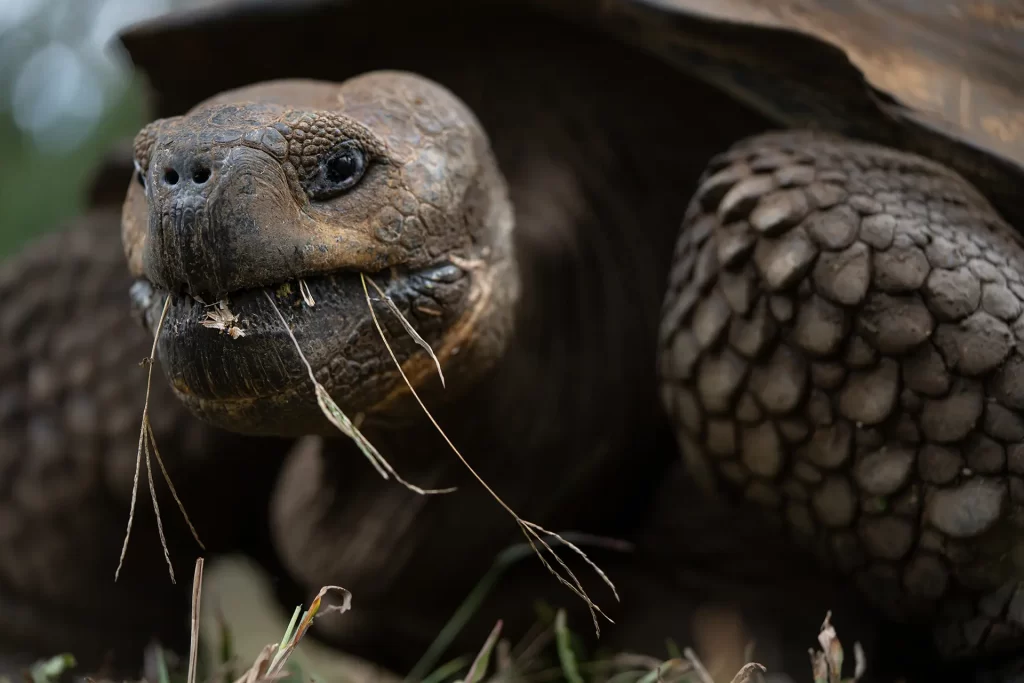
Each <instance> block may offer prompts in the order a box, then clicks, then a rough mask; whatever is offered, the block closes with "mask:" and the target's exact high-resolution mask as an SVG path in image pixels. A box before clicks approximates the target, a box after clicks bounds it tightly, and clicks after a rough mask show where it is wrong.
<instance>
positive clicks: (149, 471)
mask: <svg viewBox="0 0 1024 683" xmlns="http://www.w3.org/2000/svg"><path fill="white" fill-rule="evenodd" d="M170 307H171V296H170V294H168V295H167V297H166V298H165V299H164V307H163V310H161V312H160V322H159V323H157V326H156V331H155V332H154V333H153V346H152V348H151V349H150V351H149V356H148V357H147V358H146V359H145V360H143V363H145V364H146V371H147V375H146V401H145V403H144V404H143V406H142V428H141V430H140V432H139V450H138V453H137V454H136V455H135V478H134V481H133V483H132V500H131V504H130V509H129V512H128V528H127V529H126V530H125V534H124V544H123V545H122V546H121V557H120V558H119V559H118V562H117V569H116V570H115V571H114V581H117V579H118V577H120V575H121V567H122V566H123V564H124V556H125V553H127V552H128V540H129V539H130V538H131V535H132V524H133V523H134V521H135V502H136V500H137V498H138V492H139V472H140V469H141V466H142V455H143V453H145V455H146V479H147V480H148V483H149V495H150V498H151V499H152V501H153V512H154V513H156V529H157V533H158V534H159V535H160V547H161V548H163V551H164V559H165V560H166V561H167V571H168V573H169V574H170V576H171V583H175V579H174V566H173V565H172V564H171V552H170V549H169V548H168V546H167V539H166V537H165V536H164V524H163V518H162V517H161V515H160V504H159V503H158V502H157V497H156V486H155V484H154V482H153V468H152V462H151V461H150V457H151V456H150V449H152V453H153V455H154V456H155V457H156V462H157V464H158V465H159V466H160V472H161V473H162V474H163V477H164V481H166V482H167V486H168V488H170V489H171V495H173V496H174V501H175V502H176V503H177V504H178V509H179V510H181V514H182V516H183V517H184V518H185V523H186V524H188V528H189V530H190V531H191V532H192V537H193V538H194V539H196V543H198V544H199V547H200V548H202V549H203V550H206V546H204V545H203V542H202V541H201V540H199V534H198V533H197V532H196V528H195V527H194V526H193V525H192V520H191V519H189V516H188V513H187V512H185V505H184V504H183V503H182V502H181V498H179V497H178V491H177V490H176V489H175V488H174V483H173V482H172V481H171V475H170V474H168V472H167V468H166V467H165V466H164V461H163V458H161V457H160V451H159V450H158V449H157V447H156V437H155V436H154V435H153V427H152V425H151V424H150V422H149V396H150V391H151V389H152V386H153V365H154V364H155V363H156V345H157V342H158V341H159V340H160V330H162V329H163V327H164V322H165V321H166V320H167V311H168V310H170Z"/></svg>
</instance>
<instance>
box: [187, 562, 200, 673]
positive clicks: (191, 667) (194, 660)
mask: <svg viewBox="0 0 1024 683" xmlns="http://www.w3.org/2000/svg"><path fill="white" fill-rule="evenodd" d="M202 597H203V558H201V557H200V558H197V559H196V571H195V574H194V575H193V576H192V624H191V627H192V629H191V640H190V641H189V649H188V679H187V683H196V668H197V667H198V665H199V607H200V605H201V604H202Z"/></svg>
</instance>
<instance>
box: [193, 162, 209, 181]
mask: <svg viewBox="0 0 1024 683" xmlns="http://www.w3.org/2000/svg"><path fill="white" fill-rule="evenodd" d="M209 179H210V169H209V168H207V167H206V166H200V167H199V168H197V169H195V170H194V171H192V180H193V181H194V182H195V183H196V184H197V185H202V184H203V183H205V182H206V181H207V180H209Z"/></svg>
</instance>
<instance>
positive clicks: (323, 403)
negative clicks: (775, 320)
mask: <svg viewBox="0 0 1024 683" xmlns="http://www.w3.org/2000/svg"><path fill="white" fill-rule="evenodd" d="M263 295H264V296H265V297H266V298H267V301H269V302H270V306H271V307H272V308H273V309H274V313H276V314H277V318H278V320H280V321H281V324H282V325H283V326H284V329H285V331H286V332H287V333H288V337H289V338H290V339H291V340H292V344H293V345H294V346H295V351H296V352H297V353H298V354H299V358H300V359H302V364H303V365H305V366H306V372H307V373H308V374H309V381H311V382H312V383H313V388H314V389H315V391H316V402H317V405H318V406H320V412H322V413H323V414H324V417H326V418H327V419H328V421H330V423H331V424H333V425H334V426H335V427H336V428H337V429H338V431H340V432H341V433H342V434H344V435H345V436H347V437H348V438H350V439H352V441H354V442H355V444H356V446H358V447H359V450H360V451H362V453H363V455H365V456H366V458H367V459H368V460H369V461H370V463H371V464H372V465H373V466H374V468H376V470H377V472H378V473H379V474H380V476H381V477H383V478H384V479H388V478H389V477H388V475H389V474H390V475H391V476H393V477H394V478H395V480H396V481H398V483H400V484H402V485H403V486H405V487H406V488H407V489H409V490H410V491H413V492H414V493H418V494H420V495H421V496H426V495H436V494H441V493H452V492H453V491H455V490H456V489H455V488H454V487H452V488H445V489H424V488H421V487H419V486H416V485H415V484H411V483H409V482H407V481H406V480H405V479H403V478H402V477H401V476H399V474H398V473H397V472H396V471H395V469H394V468H393V467H392V466H391V465H390V463H388V461H387V460H386V459H385V458H384V456H382V455H381V454H380V452H379V451H378V450H377V449H376V447H374V445H373V444H372V443H370V441H369V439H367V438H366V437H365V436H363V433H362V432H360V431H359V429H357V428H356V426H355V425H354V424H353V423H352V420H350V419H349V418H348V416H347V415H345V413H344V412H342V410H341V408H339V407H338V404H337V403H335V402H334V399H332V398H331V395H330V394H329V393H328V392H327V389H325V388H324V386H323V385H322V384H320V382H318V381H317V379H316V375H315V374H314V373H313V366H312V365H310V364H309V361H308V360H307V359H306V354H304V353H303V352H302V347H301V346H299V340H298V339H296V338H295V333H294V332H292V328H291V327H290V326H289V325H288V322H287V321H286V320H285V319H284V315H282V314H281V310H280V309H279V308H278V307H277V303H276V302H275V301H274V297H273V296H272V295H271V294H270V292H268V291H267V290H265V289H264V290H263Z"/></svg>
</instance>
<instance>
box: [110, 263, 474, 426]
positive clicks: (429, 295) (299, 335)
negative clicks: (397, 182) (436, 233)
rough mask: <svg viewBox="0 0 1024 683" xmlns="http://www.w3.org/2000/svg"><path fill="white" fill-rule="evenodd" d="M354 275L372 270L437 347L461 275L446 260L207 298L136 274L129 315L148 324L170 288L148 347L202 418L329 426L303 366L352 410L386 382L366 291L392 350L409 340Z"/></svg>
mask: <svg viewBox="0 0 1024 683" xmlns="http://www.w3.org/2000/svg"><path fill="white" fill-rule="evenodd" d="M363 275H368V276H370V277H373V279H374V281H375V282H377V284H379V285H380V286H381V288H382V289H383V290H384V291H385V292H386V294H387V295H388V297H389V298H390V299H392V301H393V302H394V303H395V305H396V306H397V307H398V308H399V310H401V311H402V313H403V315H404V316H406V317H407V318H408V320H409V322H410V324H411V325H412V326H413V327H414V328H415V329H416V330H417V332H418V333H419V334H420V335H421V336H422V337H423V338H424V339H425V340H426V341H427V342H428V343H430V344H431V346H434V347H435V348H436V346H437V345H440V344H443V342H444V339H445V336H446V335H447V334H448V331H449V329H450V328H451V326H452V324H453V321H456V320H457V319H458V317H459V315H460V314H461V312H462V305H461V304H462V302H464V300H465V295H466V293H467V292H468V290H469V284H470V283H469V280H470V278H469V277H467V275H466V273H465V272H464V271H463V270H462V269H461V268H459V267H457V266H454V265H451V264H447V263H445V264H441V265H438V266H434V267H428V268H423V269H418V270H410V271H404V272H402V271H395V272H393V273H392V274H391V276H390V277H389V279H388V281H387V282H386V283H385V282H383V281H382V278H381V275H380V274H363V273H360V272H354V271H351V270H346V271H336V272H330V273H326V274H323V275H317V276H310V277H306V278H303V279H301V280H293V281H290V282H282V283H279V284H276V285H270V286H265V287H253V288H247V289H242V290H238V291H236V292H233V293H232V294H230V295H228V296H226V297H224V298H223V299H221V300H220V301H217V302H203V301H199V300H197V299H196V298H194V297H193V296H191V295H189V294H187V293H174V292H171V291H169V290H167V289H165V288H162V287H160V286H158V285H154V284H153V283H152V282H151V281H150V280H148V279H146V278H144V277H142V278H138V279H137V280H136V281H135V283H134V284H133V286H132V288H131V291H130V298H131V302H132V307H133V310H134V312H135V314H136V317H138V318H140V319H141V321H142V322H143V324H144V325H145V326H146V327H147V328H148V329H149V330H150V331H151V332H155V331H156V329H157V326H158V324H159V322H160V318H161V315H162V313H163V310H164V302H165V299H166V297H168V296H170V302H169V303H168V304H167V313H166V317H165V319H164V321H163V324H162V326H161V327H160V334H159V339H158V341H157V356H158V358H159V361H160V365H161V367H162V368H163V371H164V374H165V376H166V377H167V379H168V380H169V382H170V384H171V387H172V389H173V390H174V392H175V394H176V395H177V397H178V399H179V400H181V401H182V402H183V403H185V404H186V406H187V407H188V408H189V409H190V410H191V411H192V412H193V413H195V414H196V415H198V416H199V417H200V418H202V419H204V420H206V421H207V422H210V423H212V424H214V425H216V426H220V427H223V428H225V429H229V430H231V431H235V432H241V433H247V434H273V435H282V436H293V435H298V434H308V433H331V430H332V428H331V427H330V426H329V423H328V422H327V421H326V418H324V416H323V414H322V413H321V412H320V409H319V406H318V405H317V401H316V396H315V392H314V386H313V382H312V380H311V378H310V375H311V374H312V375H313V376H315V378H316V381H317V382H319V383H320V384H322V385H323V386H324V387H325V388H326V389H327V390H328V392H329V393H330V394H331V395H332V396H333V397H334V399H335V400H336V401H337V402H338V403H339V405H340V406H341V408H342V409H343V410H344V411H345V412H346V413H349V414H351V415H354V414H356V413H359V412H364V411H366V410H369V409H371V408H372V407H373V406H375V405H376V404H378V403H380V402H381V401H383V400H384V399H385V398H386V397H387V396H388V394H389V393H390V392H391V390H392V389H393V384H394V377H393V375H394V374H395V373H394V372H393V370H394V368H393V367H392V361H391V359H390V356H389V355H388V353H387V350H386V349H385V347H384V345H383V343H382V342H381V340H380V337H379V334H378V332H377V330H376V326H375V325H374V322H373V317H372V316H371V313H370V308H369V304H368V303H367V292H368V293H369V297H370V299H371V300H372V301H373V302H374V311H375V312H376V315H377V319H378V321H379V322H380V324H381V326H382V327H383V328H384V329H385V334H386V335H387V338H388V341H389V343H390V344H392V346H393V348H394V349H395V351H396V353H397V354H398V356H399V358H402V356H403V355H408V354H409V353H411V352H413V349H415V348H416V347H415V345H413V348H412V349H410V348H409V345H408V344H407V343H406V340H405V339H403V328H402V326H401V323H400V321H398V320H397V318H396V317H395V316H393V315H392V314H391V313H390V312H389V311H388V310H387V307H386V306H385V305H383V304H382V303H381V302H380V301H379V299H380V295H379V294H378V293H377V292H376V290H375V288H374V287H373V286H372V285H370V284H367V289H366V290H364V285H363V281H362V277H361V276H363ZM275 308H276V310H275ZM410 341H411V340H410ZM300 349H301V352H300ZM403 352H404V353H403ZM388 370H391V372H389V371H388Z"/></svg>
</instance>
